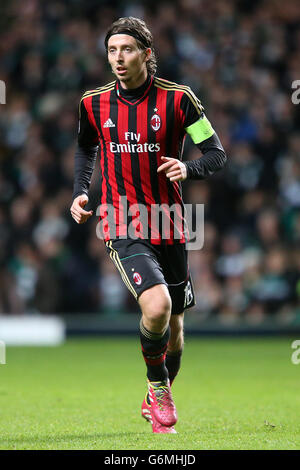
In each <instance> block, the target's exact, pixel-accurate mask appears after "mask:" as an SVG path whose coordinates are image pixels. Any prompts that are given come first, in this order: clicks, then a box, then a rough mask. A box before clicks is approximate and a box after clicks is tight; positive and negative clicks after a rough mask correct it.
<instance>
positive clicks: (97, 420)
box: [0, 337, 300, 450]
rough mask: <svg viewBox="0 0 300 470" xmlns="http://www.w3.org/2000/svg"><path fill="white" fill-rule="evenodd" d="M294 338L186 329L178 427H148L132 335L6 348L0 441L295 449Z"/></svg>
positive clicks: (28, 445) (299, 432) (0, 372)
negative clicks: (208, 334)
mask: <svg viewBox="0 0 300 470" xmlns="http://www.w3.org/2000/svg"><path fill="white" fill-rule="evenodd" d="M293 339H296V338H280V339H275V338H272V339H271V338H250V339H249V338H248V339H243V338H226V339H218V338H216V339H215V338H201V337H198V338H195V337H187V338H186V345H185V351H184V356H183V359H182V369H181V371H180V373H179V375H178V377H177V378H176V380H175V382H174V385H173V396H174V400H175V403H176V406H177V411H178V416H179V420H178V423H177V425H176V429H177V431H178V434H171V435H160V434H152V431H151V426H150V424H148V423H146V421H144V420H143V419H142V418H141V417H140V406H141V402H142V399H143V397H144V393H145V391H146V381H145V365H144V361H143V359H142V355H141V352H140V346H139V340H138V338H107V337H105V338H102V337H100V338H93V339H82V340H77V339H76V340H75V339H71V340H68V341H67V342H66V343H65V344H64V345H62V346H59V347H53V348H51V347H45V348H38V347H26V348H25V347H8V348H7V353H6V362H7V364H6V365H0V410H1V411H0V416H1V417H0V426H1V431H0V448H1V449H105V450H116V449H118V450H129V449H145V450H147V449H148V450H168V449H171V450H195V449H299V448H300V420H299V416H300V414H299V411H300V393H299V383H300V382H299V377H300V364H299V365H293V364H292V362H291V355H292V352H293V350H292V349H291V343H292V341H293Z"/></svg>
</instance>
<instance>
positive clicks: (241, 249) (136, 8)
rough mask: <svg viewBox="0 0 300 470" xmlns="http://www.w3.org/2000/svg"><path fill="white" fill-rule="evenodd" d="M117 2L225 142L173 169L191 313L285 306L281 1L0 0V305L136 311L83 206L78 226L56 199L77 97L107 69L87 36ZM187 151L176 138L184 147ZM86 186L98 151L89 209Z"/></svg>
mask: <svg viewBox="0 0 300 470" xmlns="http://www.w3.org/2000/svg"><path fill="white" fill-rule="evenodd" d="M120 16H137V17H140V18H143V19H145V21H146V23H147V24H148V26H149V27H150V29H151V30H152V32H153V35H154V42H155V49H156V54H157V56H158V62H159V68H158V72H157V75H158V76H160V77H162V78H166V79H168V80H171V81H175V82H178V83H182V84H185V85H189V86H190V87H191V88H192V89H193V91H194V92H195V93H196V94H197V96H198V97H199V98H200V99H201V101H202V103H203V105H204V107H205V110H206V114H207V116H208V118H209V119H210V121H211V122H212V124H213V127H214V128H215V129H216V131H217V132H218V135H219V137H220V139H221V141H222V143H223V145H224V148H225V150H226V153H227V155H228V163H227V165H226V168H225V169H224V170H222V171H221V172H219V173H217V174H216V175H214V176H213V177H211V178H210V179H208V180H205V181H201V182H197V181H193V182H184V183H183V191H184V200H185V202H186V203H203V204H205V240H204V247H203V249H202V250H199V251H193V252H190V269H191V272H192V275H193V280H194V287H195V291H196V297H197V306H196V307H195V308H194V309H193V310H191V314H192V315H202V317H203V318H207V317H209V316H218V317H219V318H220V319H222V320H224V321H225V322H230V321H235V320H236V319H238V318H241V317H243V318H247V319H248V320H249V321H251V322H253V323H255V322H257V323H259V322H261V321H262V320H264V319H265V318H270V316H272V315H273V316H276V318H282V319H283V321H285V319H286V320H287V321H288V320H289V319H291V318H292V319H293V318H295V319H296V318H299V315H300V312H299V310H300V134H299V128H300V105H298V106H297V105H294V104H293V103H292V101H291V95H292V88H291V87H292V82H293V81H294V80H300V9H299V4H298V1H297V0H287V1H286V2H285V3H284V5H283V4H282V2H281V1H280V0H270V1H258V0H251V1H250V0H244V1H239V0H216V1H213V2H212V1H209V0H176V1H169V2H168V1H167V2H164V1H157V2H156V1H152V2H146V1H144V2H142V1H139V2H134V1H130V0H129V1H126V2H125V1H101V0H98V1H97V0H86V1H83V0H59V1H58V0H57V1H55V0H54V1H51V2H42V1H39V0H22V1H21V0H10V1H9V2H8V1H7V2H6V1H3V2H2V1H1V19H0V28H1V36H0V39H1V40H0V58H1V59H0V79H1V80H3V81H4V82H5V83H6V104H5V105H3V104H1V105H0V313H24V312H42V313H44V312H45V313H53V312H54V313H55V312H57V313H71V312H72V313H76V312H99V313H100V312H111V313H113V312H118V311H127V312H137V311H138V309H137V306H136V304H135V301H134V299H133V298H132V297H131V294H129V292H128V291H127V289H126V287H125V286H124V285H123V283H122V281H121V279H120V278H119V274H118V272H117V271H116V269H115V267H114V266H113V264H112V263H111V261H110V259H109V257H108V256H107V254H106V251H105V248H104V245H103V242H102V241H101V240H99V239H98V238H97V237H96V224H97V220H96V217H93V218H92V219H90V220H89V221H88V222H87V223H86V224H85V225H80V226H79V225H77V224H76V223H75V222H74V221H73V219H71V216H70V212H69V208H70V205H71V197H72V185H73V160H74V149H75V144H76V136H77V127H78V103H79V100H80V97H81V95H82V93H83V92H84V91H86V90H88V89H93V88H95V87H98V86H101V85H103V84H105V83H107V82H110V81H112V80H113V77H112V75H111V71H110V69H109V67H108V65H107V62H106V55H105V49H104V44H103V40H104V37H105V32H106V30H107V28H108V26H109V25H110V24H111V23H112V22H113V21H114V20H115V19H117V18H119V17H120ZM194 158H199V151H198V149H197V148H196V147H195V146H193V144H192V143H191V141H189V140H188V139H187V141H186V146H185V151H184V159H194ZM99 186H100V181H99V162H98V163H97V166H96V169H95V172H94V175H93V181H92V186H91V193H90V203H89V208H92V209H94V211H95V210H96V207H97V202H98V200H99ZM297 314H298V315H297Z"/></svg>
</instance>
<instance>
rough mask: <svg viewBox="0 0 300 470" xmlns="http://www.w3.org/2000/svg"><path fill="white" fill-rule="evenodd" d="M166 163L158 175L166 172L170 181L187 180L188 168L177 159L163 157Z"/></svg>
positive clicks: (159, 169)
mask: <svg viewBox="0 0 300 470" xmlns="http://www.w3.org/2000/svg"><path fill="white" fill-rule="evenodd" d="M161 159H162V161H163V162H164V163H163V164H162V165H160V166H159V167H158V168H157V173H159V172H160V171H164V172H165V173H166V177H167V178H169V180H170V181H172V182H175V181H183V180H185V179H186V178H187V171H186V166H185V164H184V163H182V162H181V161H180V160H177V158H169V157H161Z"/></svg>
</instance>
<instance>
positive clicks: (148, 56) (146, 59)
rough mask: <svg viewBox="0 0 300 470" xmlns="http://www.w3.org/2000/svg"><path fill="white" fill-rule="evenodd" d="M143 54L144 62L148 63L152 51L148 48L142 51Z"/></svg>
mask: <svg viewBox="0 0 300 470" xmlns="http://www.w3.org/2000/svg"><path fill="white" fill-rule="evenodd" d="M144 52H145V62H148V60H150V57H151V54H152V50H151V48H150V47H148V48H147V49H145V50H144Z"/></svg>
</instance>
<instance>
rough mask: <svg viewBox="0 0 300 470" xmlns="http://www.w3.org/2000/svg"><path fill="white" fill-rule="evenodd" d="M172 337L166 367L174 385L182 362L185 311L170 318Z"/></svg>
mask: <svg viewBox="0 0 300 470" xmlns="http://www.w3.org/2000/svg"><path fill="white" fill-rule="evenodd" d="M169 325H170V339H169V343H168V348H167V355H166V362H165V364H166V368H167V369H168V375H169V380H170V384H171V385H172V383H173V381H174V379H175V377H176V375H177V374H178V371H179V369H180V364H181V356H182V352H183V345H184V332H183V325H184V313H181V314H178V315H172V316H171V318H170V322H169Z"/></svg>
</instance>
